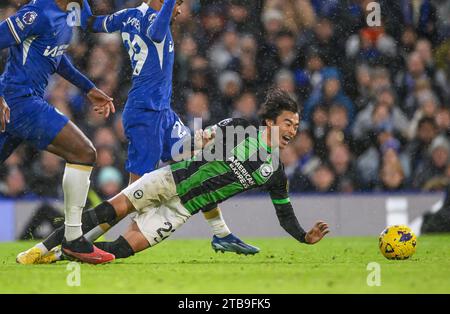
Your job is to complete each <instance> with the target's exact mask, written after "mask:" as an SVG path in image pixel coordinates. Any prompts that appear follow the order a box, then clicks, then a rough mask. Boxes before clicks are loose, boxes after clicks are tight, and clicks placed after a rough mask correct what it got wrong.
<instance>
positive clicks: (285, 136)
mask: <svg viewBox="0 0 450 314" xmlns="http://www.w3.org/2000/svg"><path fill="white" fill-rule="evenodd" d="M291 139H292V138H291V137H290V136H287V135H284V136H283V140H284V142H285V143H284V144H285V145H287V144H289V142H290V141H291Z"/></svg>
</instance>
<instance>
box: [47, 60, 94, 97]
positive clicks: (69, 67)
mask: <svg viewBox="0 0 450 314" xmlns="http://www.w3.org/2000/svg"><path fill="white" fill-rule="evenodd" d="M56 73H58V74H59V75H61V76H62V77H63V78H65V79H66V80H67V81H69V82H70V83H72V84H73V85H75V86H76V87H78V88H79V89H80V90H82V91H83V92H84V93H85V94H87V93H89V91H90V90H91V89H93V88H95V84H94V83H92V81H91V80H90V79H88V78H87V77H86V76H84V75H83V74H82V73H81V72H80V71H78V70H77V69H76V68H75V67H74V66H73V64H72V63H71V62H70V61H69V58H67V56H66V55H63V56H62V57H61V61H60V62H59V66H58V68H57V69H56Z"/></svg>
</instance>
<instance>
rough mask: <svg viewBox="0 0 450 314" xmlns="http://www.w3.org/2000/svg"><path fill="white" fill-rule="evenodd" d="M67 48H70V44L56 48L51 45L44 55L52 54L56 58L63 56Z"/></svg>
mask: <svg viewBox="0 0 450 314" xmlns="http://www.w3.org/2000/svg"><path fill="white" fill-rule="evenodd" d="M67 48H69V45H61V46H56V47H54V48H52V47H51V46H47V48H46V49H45V51H44V57H48V56H50V57H53V58H56V57H58V56H62V55H63V54H64V53H65V52H66V50H67Z"/></svg>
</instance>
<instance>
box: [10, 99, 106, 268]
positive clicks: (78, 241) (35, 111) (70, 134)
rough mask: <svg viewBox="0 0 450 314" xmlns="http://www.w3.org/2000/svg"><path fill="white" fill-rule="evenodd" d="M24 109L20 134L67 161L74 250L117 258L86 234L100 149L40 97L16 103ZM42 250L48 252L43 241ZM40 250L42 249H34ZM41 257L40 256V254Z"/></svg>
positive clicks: (96, 258)
mask: <svg viewBox="0 0 450 314" xmlns="http://www.w3.org/2000/svg"><path fill="white" fill-rule="evenodd" d="M14 108H15V109H17V110H18V111H19V112H20V120H19V122H20V125H21V128H20V129H18V130H16V132H17V133H18V135H19V136H18V137H21V138H23V139H24V140H26V141H28V142H30V143H31V144H33V146H35V147H36V148H38V149H40V150H48V151H50V152H52V153H55V154H57V155H58V156H60V157H62V158H64V159H65V160H66V161H67V164H66V168H65V172H64V176H63V190H64V207H65V208H64V212H65V215H66V232H65V236H66V238H67V242H68V247H70V249H69V250H70V251H71V252H74V253H77V254H78V253H79V254H81V256H80V257H81V258H83V256H85V257H86V258H87V259H86V260H85V261H86V262H90V260H89V258H91V257H92V258H93V259H94V260H92V261H93V262H95V263H99V262H103V261H105V262H106V261H109V260H112V259H114V256H112V255H111V254H109V253H106V252H102V251H101V250H98V249H97V248H95V247H94V246H93V245H92V244H91V243H89V242H88V241H86V240H85V239H84V237H82V231H81V213H82V210H83V207H84V205H85V203H86V197H87V193H88V189H89V184H90V181H89V177H90V174H91V170H92V166H93V164H94V163H95V159H96V152H95V149H94V147H93V145H92V143H91V142H90V141H89V140H88V139H87V137H86V136H85V135H84V134H83V133H82V132H81V131H80V130H79V129H78V128H77V127H76V126H75V125H74V124H73V123H72V122H70V121H69V119H68V118H67V117H65V116H64V115H63V114H61V113H59V112H58V111H57V110H56V109H55V108H54V107H53V106H51V105H50V104H48V103H47V102H45V101H44V100H43V99H42V98H39V97H24V98H23V99H21V100H20V101H18V102H17V103H15V104H14ZM37 247H38V249H41V252H40V253H41V254H45V253H47V252H46V251H45V248H44V247H43V246H42V245H38V246H37ZM34 251H36V252H37V251H38V250H34ZM28 256H29V257H33V258H34V257H35V256H38V255H37V254H35V255H33V254H31V253H30V254H20V255H19V257H18V259H22V258H23V259H24V260H27V261H29V260H30V259H28V258H27V257H28ZM38 257H39V256H38Z"/></svg>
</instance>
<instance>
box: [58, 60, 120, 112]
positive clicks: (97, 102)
mask: <svg viewBox="0 0 450 314" xmlns="http://www.w3.org/2000/svg"><path fill="white" fill-rule="evenodd" d="M56 73H58V74H59V75H61V76H62V77H63V78H64V79H66V80H67V81H69V82H71V83H72V84H73V85H75V86H76V87H78V88H79V89H81V90H82V91H83V92H84V93H85V94H86V95H87V97H88V98H89V100H90V101H91V103H92V104H93V106H94V110H95V111H96V112H97V113H99V114H103V115H104V116H105V117H106V118H107V117H108V116H109V113H110V112H115V108H114V104H113V99H112V98H111V97H109V96H108V95H106V94H105V93H104V92H103V91H101V90H100V89H98V88H96V87H95V84H94V83H92V82H91V80H89V79H88V78H87V77H86V76H84V75H83V74H82V73H81V72H80V71H78V70H77V69H76V68H75V67H74V66H73V64H72V63H71V62H70V61H69V58H67V56H66V55H63V56H62V57H61V61H60V63H59V65H58V68H57V69H56Z"/></svg>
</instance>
